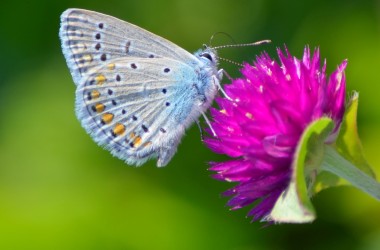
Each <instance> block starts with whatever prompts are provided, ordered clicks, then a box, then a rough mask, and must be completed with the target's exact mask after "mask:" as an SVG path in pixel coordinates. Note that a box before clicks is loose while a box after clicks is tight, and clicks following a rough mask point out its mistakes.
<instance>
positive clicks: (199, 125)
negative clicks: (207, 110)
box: [195, 120, 204, 141]
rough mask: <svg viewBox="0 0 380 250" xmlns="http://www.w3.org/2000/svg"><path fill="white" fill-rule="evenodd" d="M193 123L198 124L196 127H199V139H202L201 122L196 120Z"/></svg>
mask: <svg viewBox="0 0 380 250" xmlns="http://www.w3.org/2000/svg"><path fill="white" fill-rule="evenodd" d="M195 123H196V124H197V126H198V129H199V133H200V134H201V141H203V139H204V138H203V131H202V127H201V124H200V122H199V120H196V121H195Z"/></svg>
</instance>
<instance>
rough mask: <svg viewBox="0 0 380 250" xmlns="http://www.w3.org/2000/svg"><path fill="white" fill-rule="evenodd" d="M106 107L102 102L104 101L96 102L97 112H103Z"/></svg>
mask: <svg viewBox="0 0 380 250" xmlns="http://www.w3.org/2000/svg"><path fill="white" fill-rule="evenodd" d="M104 109H105V106H104V104H102V103H97V104H95V110H96V112H98V113H101V112H103V111H104Z"/></svg>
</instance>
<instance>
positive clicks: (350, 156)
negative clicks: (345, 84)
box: [335, 92, 375, 178]
mask: <svg viewBox="0 0 380 250" xmlns="http://www.w3.org/2000/svg"><path fill="white" fill-rule="evenodd" d="M358 102H359V94H358V93H357V92H354V95H353V96H352V98H351V101H350V104H349V105H348V107H347V110H346V113H345V116H344V118H343V121H342V125H341V128H340V132H339V136H338V138H337V140H336V145H335V146H336V149H337V150H338V152H339V154H341V155H342V156H343V157H344V158H346V159H347V160H348V161H350V162H351V163H353V164H354V165H355V166H356V167H357V168H359V169H360V170H362V171H363V172H365V173H366V174H368V175H370V176H372V177H373V178H375V173H374V172H373V170H372V169H371V167H370V165H369V164H368V162H367V160H366V159H365V157H364V153H363V146H362V144H361V142H360V138H359V135H358V129H357V122H356V117H357V112H358Z"/></svg>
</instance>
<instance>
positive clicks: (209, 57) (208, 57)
mask: <svg viewBox="0 0 380 250" xmlns="http://www.w3.org/2000/svg"><path fill="white" fill-rule="evenodd" d="M201 56H203V57H206V58H207V59H208V60H210V62H212V57H211V55H210V54H209V53H203V54H202V55H201Z"/></svg>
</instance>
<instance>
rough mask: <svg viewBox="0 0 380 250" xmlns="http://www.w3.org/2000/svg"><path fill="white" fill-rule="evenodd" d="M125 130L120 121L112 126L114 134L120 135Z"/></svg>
mask: <svg viewBox="0 0 380 250" xmlns="http://www.w3.org/2000/svg"><path fill="white" fill-rule="evenodd" d="M124 132H125V126H124V125H123V124H121V123H117V124H116V125H115V127H114V128H113V133H114V134H115V135H122V134H123V133H124Z"/></svg>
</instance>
